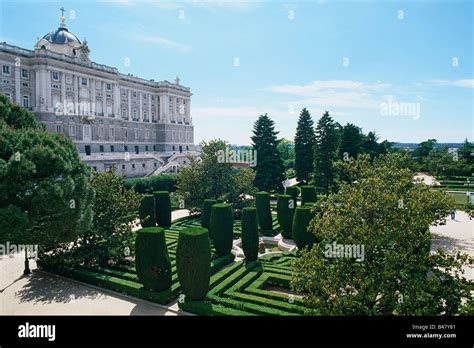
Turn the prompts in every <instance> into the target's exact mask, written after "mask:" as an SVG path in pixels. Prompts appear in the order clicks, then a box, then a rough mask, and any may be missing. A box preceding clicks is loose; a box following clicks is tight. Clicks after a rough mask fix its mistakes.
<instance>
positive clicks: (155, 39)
mask: <svg viewBox="0 0 474 348" xmlns="http://www.w3.org/2000/svg"><path fill="white" fill-rule="evenodd" d="M137 40H139V41H141V42H144V43H151V44H154V45H159V46H165V47H171V48H175V49H177V50H179V51H181V52H189V51H190V50H191V48H190V47H189V46H187V45H184V44H181V43H178V42H174V41H172V40H169V39H166V38H164V37H162V36H159V35H139V36H138V37H137Z"/></svg>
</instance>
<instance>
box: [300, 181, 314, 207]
mask: <svg viewBox="0 0 474 348" xmlns="http://www.w3.org/2000/svg"><path fill="white" fill-rule="evenodd" d="M308 202H316V187H315V186H313V185H303V186H301V205H304V204H305V203H308Z"/></svg>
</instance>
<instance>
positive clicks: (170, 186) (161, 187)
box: [124, 173, 178, 194]
mask: <svg viewBox="0 0 474 348" xmlns="http://www.w3.org/2000/svg"><path fill="white" fill-rule="evenodd" d="M177 181H178V174H176V173H163V174H159V175H156V176H150V177H147V178H135V179H126V180H125V182H124V186H125V187H126V188H127V189H134V190H135V191H136V192H138V193H150V194H152V193H153V192H155V191H168V192H174V191H176V182H177Z"/></svg>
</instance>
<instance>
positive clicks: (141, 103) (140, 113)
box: [138, 92, 143, 122]
mask: <svg viewBox="0 0 474 348" xmlns="http://www.w3.org/2000/svg"><path fill="white" fill-rule="evenodd" d="M138 99H139V102H138V105H139V106H138V120H139V121H140V122H142V121H143V115H142V112H143V94H142V92H138Z"/></svg>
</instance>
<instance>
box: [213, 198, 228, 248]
mask: <svg viewBox="0 0 474 348" xmlns="http://www.w3.org/2000/svg"><path fill="white" fill-rule="evenodd" d="M210 228H211V231H212V242H213V243H214V247H215V249H216V252H217V255H219V256H224V255H227V254H229V253H230V251H231V250H232V240H233V237H234V214H233V212H232V206H231V205H230V204H227V203H219V204H214V205H213V206H212V211H211V223H210Z"/></svg>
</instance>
